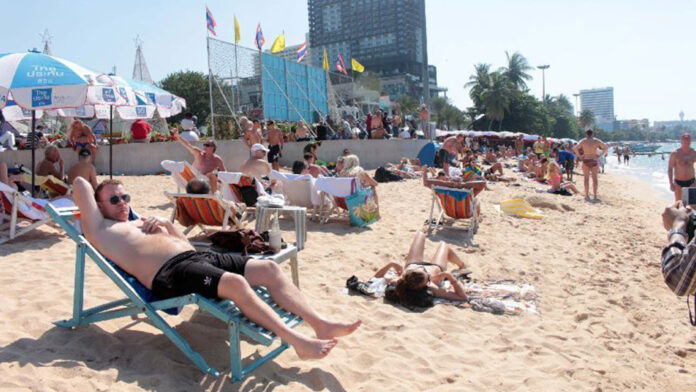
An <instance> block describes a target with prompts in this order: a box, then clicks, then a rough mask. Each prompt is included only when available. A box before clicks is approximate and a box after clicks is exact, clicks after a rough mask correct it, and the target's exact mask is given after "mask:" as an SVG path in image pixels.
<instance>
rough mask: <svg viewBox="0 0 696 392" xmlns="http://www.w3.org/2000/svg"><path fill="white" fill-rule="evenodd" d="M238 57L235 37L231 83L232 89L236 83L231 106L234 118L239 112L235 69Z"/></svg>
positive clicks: (237, 71) (236, 70)
mask: <svg viewBox="0 0 696 392" xmlns="http://www.w3.org/2000/svg"><path fill="white" fill-rule="evenodd" d="M238 60H239V57H238V55H237V37H235V39H234V79H233V81H232V86H233V87H234V83H235V82H236V83H237V87H236V88H235V89H234V94H232V98H233V102H232V105H233V106H234V111H235V113H233V114H234V115H235V116H236V115H237V112H239V106H240V105H239V97H238V96H237V94H239V69H238V67H237V63H238Z"/></svg>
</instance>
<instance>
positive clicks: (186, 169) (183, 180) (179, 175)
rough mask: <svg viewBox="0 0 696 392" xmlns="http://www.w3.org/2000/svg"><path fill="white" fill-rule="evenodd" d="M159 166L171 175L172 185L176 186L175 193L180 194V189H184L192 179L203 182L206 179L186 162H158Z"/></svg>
mask: <svg viewBox="0 0 696 392" xmlns="http://www.w3.org/2000/svg"><path fill="white" fill-rule="evenodd" d="M160 165H162V168H163V169H164V170H166V171H168V172H169V173H170V174H171V176H172V180H174V183H175V184H176V191H177V192H181V191H182V189H186V185H187V184H188V183H189V181H191V180H193V179H194V178H200V179H204V180H207V179H208V177H206V176H204V175H202V174H201V173H199V172H198V170H196V168H195V167H193V166H191V164H190V163H188V162H186V161H180V162H174V161H168V160H167V161H162V162H160Z"/></svg>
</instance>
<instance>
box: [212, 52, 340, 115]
mask: <svg viewBox="0 0 696 392" xmlns="http://www.w3.org/2000/svg"><path fill="white" fill-rule="evenodd" d="M208 60H209V67H210V72H211V75H212V76H213V78H212V80H211V88H212V90H211V100H212V111H213V118H215V117H231V118H234V119H236V117H237V116H239V115H246V116H250V117H253V118H265V119H273V120H278V121H299V120H304V121H306V122H308V123H311V122H314V121H318V120H319V119H321V118H323V117H325V116H326V115H327V114H328V113H329V100H328V98H327V76H326V73H325V72H324V71H323V70H322V69H321V68H315V67H310V66H307V65H304V64H298V63H296V62H293V61H289V60H286V59H283V58H281V57H277V56H274V55H271V54H268V53H263V54H260V53H259V51H258V50H254V49H251V48H246V47H243V46H239V45H235V44H233V43H230V42H225V41H221V40H218V39H214V38H208ZM261 69H263V72H261Z"/></svg>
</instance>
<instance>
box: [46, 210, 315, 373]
mask: <svg viewBox="0 0 696 392" xmlns="http://www.w3.org/2000/svg"><path fill="white" fill-rule="evenodd" d="M46 209H47V210H48V213H49V214H50V216H51V217H52V218H53V219H54V220H55V222H56V223H58V224H59V225H60V226H61V227H62V228H63V229H64V230H65V231H66V233H67V234H68V236H70V238H71V239H72V240H73V241H75V243H76V244H77V251H76V258H75V288H74V297H73V315H72V318H70V319H67V320H62V321H57V322H55V324H56V325H57V326H59V327H64V328H74V327H77V326H80V325H87V324H91V323H95V322H99V321H106V320H111V319H116V318H120V317H129V316H134V315H137V314H140V313H144V314H145V315H146V316H147V318H148V319H149V320H150V321H151V322H152V323H153V324H154V325H155V327H157V328H158V329H160V330H161V331H162V332H163V333H164V335H165V336H166V337H167V338H169V340H171V341H172V343H174V345H176V346H177V347H178V348H179V349H180V350H181V351H182V352H183V353H184V355H186V357H187V358H189V359H190V360H191V361H192V362H193V363H194V364H195V365H196V366H197V367H198V368H199V369H200V370H201V371H202V372H204V373H207V374H211V375H213V376H215V377H218V376H220V371H218V370H216V369H214V368H212V367H211V366H210V365H208V363H207V362H206V361H205V360H204V359H203V357H202V356H201V355H200V354H199V353H197V352H196V351H194V350H193V349H192V348H191V346H189V344H188V342H187V341H186V339H184V337H183V336H181V334H179V333H178V332H177V331H176V330H175V329H174V328H172V327H171V326H170V325H169V324H168V323H167V322H166V321H165V320H164V318H162V316H161V315H160V314H159V313H157V311H158V310H159V311H165V310H168V309H176V308H178V307H183V306H185V305H197V306H198V307H199V309H200V310H202V311H205V312H208V313H210V314H211V315H213V316H214V317H217V318H218V319H220V320H222V321H223V322H224V323H225V324H227V326H228V329H229V334H228V336H229V344H230V347H229V350H230V370H231V376H232V380H233V381H240V380H242V379H243V378H244V377H245V376H246V375H247V374H249V373H250V372H252V371H253V370H254V369H256V368H258V367H259V366H261V365H263V364H264V363H266V362H267V361H270V360H272V359H273V358H275V357H277V356H278V355H279V354H280V353H282V352H283V351H285V350H286V349H287V348H288V347H289V345H288V343H286V342H284V341H280V345H279V346H278V347H277V348H275V349H273V350H272V351H271V352H269V353H268V354H266V355H265V356H260V357H259V358H258V359H256V360H254V361H252V362H251V363H250V364H248V365H247V366H246V367H242V358H241V350H240V335H241V334H244V335H246V336H248V337H249V338H251V339H252V340H254V341H255V342H257V343H259V344H262V345H264V346H270V345H272V344H273V343H274V342H275V340H276V338H277V336H276V335H275V334H274V333H273V332H271V331H269V330H267V329H265V328H263V327H261V326H259V325H258V324H256V323H254V322H252V321H251V320H249V319H248V318H247V317H245V316H244V314H242V312H241V311H240V309H239V308H238V307H237V305H236V304H235V303H234V302H232V301H229V300H213V299H208V298H204V297H202V296H200V295H198V294H188V295H184V296H181V297H175V298H170V299H166V300H159V299H157V298H156V297H154V295H152V292H150V291H149V290H148V289H147V288H145V287H144V286H142V285H140V284H139V282H138V281H137V280H135V279H128V277H129V276H128V275H127V274H126V273H125V272H122V270H120V269H119V268H118V267H117V266H116V265H115V264H113V263H111V262H110V261H108V260H107V259H106V258H105V257H104V256H103V255H101V254H100V253H99V252H98V251H97V250H96V249H95V248H94V247H93V246H92V245H91V244H90V243H89V241H87V239H86V238H85V236H84V235H82V234H81V233H80V232H79V231H78V230H77V229H76V228H75V224H74V220H75V218H76V215H77V214H79V210H78V209H77V208H75V207H73V208H58V207H55V206H53V205H51V204H49V205H48V206H47V208H46ZM86 256H89V258H90V259H92V261H94V263H95V264H96V265H97V266H98V267H99V268H100V269H101V270H102V271H103V272H104V273H105V274H106V275H107V276H108V277H109V278H110V279H111V280H112V281H113V282H114V283H115V284H116V286H118V288H119V289H121V291H122V292H123V293H124V294H125V295H126V298H123V299H120V300H116V301H112V302H108V303H105V304H103V305H99V306H96V307H93V308H90V309H84V308H83V295H84V278H85V258H86ZM254 290H255V291H256V294H257V295H258V296H259V298H261V300H262V301H264V302H266V303H267V304H268V305H269V306H271V308H272V309H273V310H274V311H275V312H276V313H277V314H278V316H279V317H280V318H281V320H283V322H284V323H285V324H286V325H288V326H289V327H291V328H294V327H295V326H297V325H299V324H300V323H301V322H302V319H301V318H300V317H298V316H296V315H294V314H292V313H290V312H288V311H286V310H284V309H282V308H280V307H279V306H278V305H277V304H276V303H275V302H273V300H272V299H271V297H270V294H269V293H268V291H267V290H266V289H265V288H263V287H255V288H254Z"/></svg>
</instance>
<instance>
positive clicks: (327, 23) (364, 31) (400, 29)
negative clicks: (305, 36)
mask: <svg viewBox="0 0 696 392" xmlns="http://www.w3.org/2000/svg"><path fill="white" fill-rule="evenodd" d="M308 4H309V42H310V45H311V48H312V50H313V51H314V53H315V55H314V56H312V60H311V61H312V63H313V64H314V65H315V66H319V67H320V66H321V65H322V61H323V54H322V53H323V51H324V49H326V51H327V54H328V57H329V66H330V67H331V70H332V72H333V71H335V70H336V62H337V57H338V55H339V54H340V55H341V56H342V57H343V60H344V62H345V65H346V68H347V69H350V68H351V61H350V60H351V58H353V57H354V58H355V59H356V60H358V61H359V62H360V63H361V64H362V65H363V66H365V70H366V71H369V72H371V73H375V74H377V75H379V76H380V77H381V78H383V79H384V83H383V85H384V86H385V90H384V91H385V92H387V93H388V94H389V95H390V96H391V97H392V99H395V98H397V97H398V96H399V95H402V94H408V95H410V96H412V97H413V98H414V99H416V101H420V100H421V98H422V97H423V91H424V85H423V81H422V76H423V73H424V64H425V65H427V62H428V54H427V53H428V43H427V36H426V34H425V32H426V25H425V0H407V1H392V0H309V3H308ZM428 73H429V74H430V77H429V80H428V81H427V82H428V87H429V90H430V96H431V97H432V96H437V94H438V93H439V92H440V91H443V90H442V89H439V88H438V87H437V72H436V69H435V67H434V66H428Z"/></svg>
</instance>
